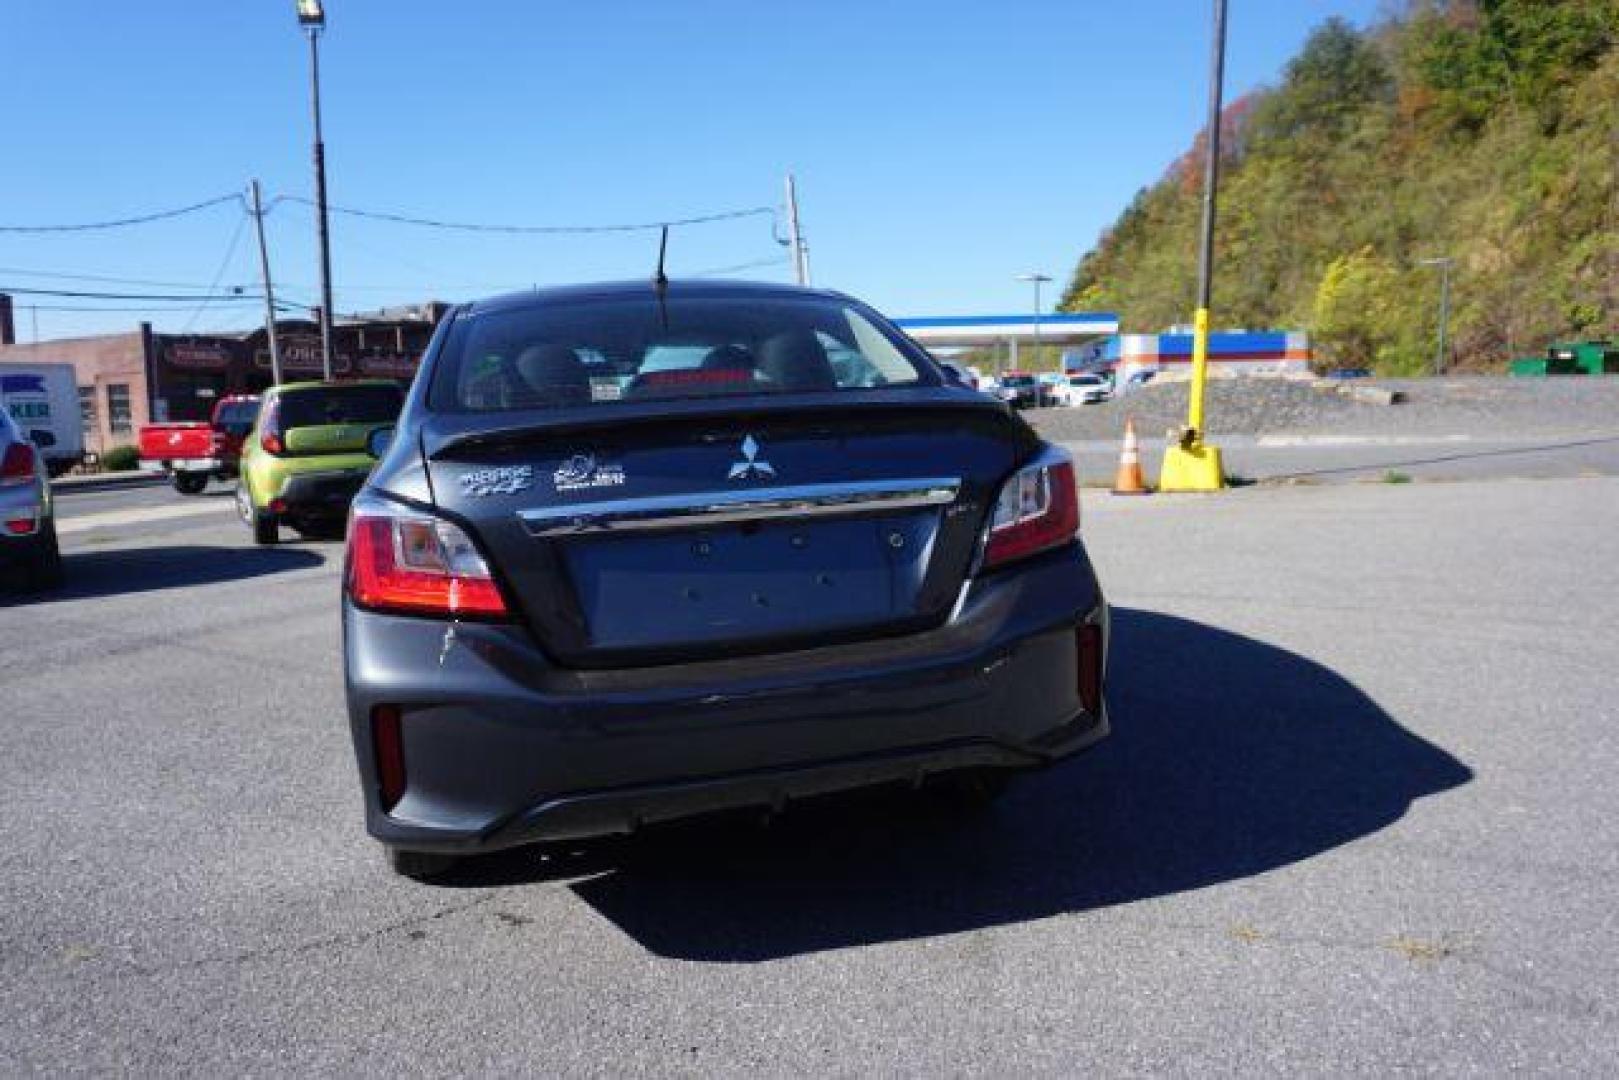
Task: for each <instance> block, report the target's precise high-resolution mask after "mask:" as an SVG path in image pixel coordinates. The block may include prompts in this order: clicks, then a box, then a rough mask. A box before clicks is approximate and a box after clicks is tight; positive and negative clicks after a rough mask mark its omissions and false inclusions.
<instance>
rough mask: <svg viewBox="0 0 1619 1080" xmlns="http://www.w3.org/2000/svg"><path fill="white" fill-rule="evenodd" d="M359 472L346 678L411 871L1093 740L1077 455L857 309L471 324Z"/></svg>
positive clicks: (702, 296)
mask: <svg viewBox="0 0 1619 1080" xmlns="http://www.w3.org/2000/svg"><path fill="white" fill-rule="evenodd" d="M372 451H373V452H374V453H375V454H377V455H378V457H379V460H378V462H377V466H376V469H375V471H374V472H373V474H372V476H371V478H370V480H369V481H368V483H367V484H366V486H365V488H364V489H363V490H362V491H361V493H360V495H359V497H358V498H357V499H356V501H355V503H354V506H353V510H352V515H351V518H350V522H349V534H348V551H347V565H346V569H345V574H344V594H343V629H344V671H345V676H346V687H347V695H348V709H349V720H350V725H351V728H352V734H353V739H354V747H355V752H356V758H357V761H358V765H359V773H360V782H361V789H362V791H363V793H364V798H365V807H366V824H367V826H368V828H369V830H370V832H371V835H372V836H374V837H375V838H376V839H377V840H379V841H381V842H382V844H383V845H384V846H385V848H386V849H387V851H388V853H389V857H390V862H391V864H392V865H393V867H394V869H395V870H396V871H398V872H400V873H402V874H406V875H409V876H412V877H420V878H426V877H431V876H433V875H435V874H437V873H441V872H443V871H444V870H446V869H448V868H449V866H451V865H452V864H453V861H454V859H455V858H456V857H457V856H462V855H468V854H474V853H478V852H484V851H491V850H495V849H499V848H506V847H511V846H514V845H518V844H526V843H531V842H538V841H551V840H563V839H577V838H583V837H592V836H601V835H607V834H613V833H623V832H629V831H632V830H634V829H636V828H638V827H639V826H641V825H645V824H649V823H654V822H659V821H664V820H668V819H672V818H677V817H684V816H687V815H693V814H699V813H704V812H707V811H712V810H722V809H730V808H753V807H757V808H762V809H766V810H771V809H779V808H781V807H783V806H784V805H786V804H788V803H791V802H793V801H794V800H795V799H800V798H803V797H807V796H812V795H820V794H823V793H828V792H835V791H841V790H847V789H852V788H858V787H863V786H867V785H875V784H884V783H893V782H900V783H909V784H916V785H928V786H940V787H946V788H951V789H954V790H957V791H959V792H965V793H977V794H979V795H983V796H987V795H989V794H992V793H993V792H995V791H997V790H998V789H999V788H1000V787H1001V781H1003V780H1004V778H1006V777H1008V776H1010V775H1012V774H1013V773H1014V772H1016V771H1017V770H1022V769H1027V768H1030V767H1034V766H1039V765H1044V764H1048V763H1050V762H1053V761H1056V760H1058V759H1060V758H1062V757H1064V756H1066V755H1069V754H1072V753H1073V752H1075V751H1077V750H1080V749H1083V748H1085V747H1088V746H1090V745H1092V744H1093V743H1095V742H1097V741H1098V740H1099V739H1101V738H1102V737H1103V736H1105V735H1106V734H1107V731H1108V720H1107V712H1106V707H1105V704H1104V699H1103V676H1104V670H1105V666H1106V655H1107V637H1108V613H1107V605H1106V603H1105V602H1104V600H1103V596H1102V591H1101V588H1100V586H1099V585H1098V583H1097V580H1096V575H1095V573H1094V571H1093V570H1092V568H1091V564H1090V560H1089V559H1088V558H1087V556H1086V552H1085V548H1084V545H1083V543H1082V542H1081V540H1080V536H1079V501H1078V494H1077V491H1076V487H1075V479H1074V468H1073V463H1072V461H1071V460H1070V458H1069V456H1068V455H1067V454H1066V453H1065V452H1064V451H1063V450H1061V449H1060V448H1058V447H1056V446H1053V445H1051V444H1049V443H1045V442H1042V441H1041V440H1040V438H1039V437H1038V436H1037V435H1036V434H1035V433H1034V432H1033V431H1032V430H1031V429H1030V428H1029V426H1028V425H1027V424H1026V423H1024V421H1023V420H1021V419H1020V418H1019V417H1018V415H1017V414H1016V413H1015V412H1013V410H1012V409H1011V407H1010V406H1008V405H1006V404H1005V403H1002V402H999V401H995V400H993V399H991V398H989V397H987V396H985V395H983V394H979V393H975V392H974V391H972V390H971V389H968V388H967V387H965V386H962V385H959V383H957V382H954V381H953V380H951V379H949V378H948V377H947V376H946V374H945V373H944V372H943V371H942V370H941V368H940V366H939V365H938V364H937V363H935V362H934V361H933V360H932V359H931V358H930V357H929V356H928V354H927V353H926V352H925V351H924V350H922V349H921V348H920V347H918V346H917V345H916V344H915V343H914V342H912V341H911V340H910V339H909V338H907V337H906V336H905V335H904V334H903V333H901V332H900V331H898V330H896V329H895V328H894V327H893V326H892V325H891V324H890V323H889V322H888V321H887V320H886V319H884V318H883V317H882V316H881V315H879V314H877V313H876V312H875V311H873V310H872V309H871V308H869V307H867V306H866V305H864V304H862V303H860V302H859V301H857V300H853V299H850V298H849V297H847V296H842V295H840V294H838V293H835V292H824V291H818V290H810V289H802V288H791V287H785V286H775V285H754V284H740V283H719V282H705V283H679V282H676V283H673V284H671V283H668V282H665V281H663V280H661V279H660V280H657V281H654V282H652V283H647V282H636V283H628V284H611V285H597V286H579V287H570V288H556V289H540V290H535V291H532V292H525V293H520V294H514V295H511V296H506V297H501V298H498V299H493V300H487V301H480V302H477V303H471V304H466V305H463V306H461V307H459V308H457V309H455V310H454V311H453V312H452V313H451V314H450V315H449V316H447V317H446V319H445V320H444V322H443V323H442V324H441V325H440V327H439V329H438V332H437V334H436V336H435V337H434V339H433V342H432V344H431V345H430V346H429V348H428V351H427V355H426V356H425V357H424V358H423V361H422V366H421V369H420V371H419V372H418V374H417V377H416V380H415V383H414V384H413V386H412V387H411V390H410V393H409V396H408V399H407V401H406V404H405V408H404V411H403V413H402V414H401V416H400V418H399V422H398V425H397V427H396V428H395V429H393V430H392V431H386V430H385V431H380V432H378V433H377V435H376V437H375V438H374V439H373V445H372Z"/></svg>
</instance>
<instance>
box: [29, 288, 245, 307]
mask: <svg viewBox="0 0 1619 1080" xmlns="http://www.w3.org/2000/svg"><path fill="white" fill-rule="evenodd" d="M237 287H238V286H233V288H237ZM0 292H5V293H16V294H18V295H20V296H64V297H70V298H72V299H75V300H161V301H164V302H165V303H178V304H194V303H199V302H201V303H216V302H219V301H231V300H237V301H239V300H253V299H258V300H263V299H264V297H262V296H258V295H257V294H255V293H249V292H233V293H231V294H230V295H228V296H226V295H222V296H195V295H192V296H180V295H173V294H158V293H122V292H116V293H115V292H85V291H81V290H75V289H20V288H16V287H15V286H11V285H0Z"/></svg>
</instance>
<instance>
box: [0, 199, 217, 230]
mask: <svg viewBox="0 0 1619 1080" xmlns="http://www.w3.org/2000/svg"><path fill="white" fill-rule="evenodd" d="M228 202H234V203H236V204H237V205H238V206H240V205H242V196H241V195H240V194H238V193H236V192H232V193H231V194H229V195H220V196H217V197H215V198H212V199H205V200H203V201H202V202H200V203H192V204H191V205H190V206H179V207H176V208H174V209H173V210H158V211H155V212H154V213H150V214H141V215H139V216H137V217H127V218H118V219H116V220H113V221H90V222H84V223H82V224H77V225H0V233H64V232H90V231H92V230H95V229H119V228H123V227H124V226H126V225H145V224H147V223H149V222H153V221H165V220H167V219H169V218H177V217H182V216H184V215H186V214H194V213H196V212H197V211H199V210H207V209H208V208H209V207H213V206H220V205H223V204H224V203H228ZM244 209H245V207H244Z"/></svg>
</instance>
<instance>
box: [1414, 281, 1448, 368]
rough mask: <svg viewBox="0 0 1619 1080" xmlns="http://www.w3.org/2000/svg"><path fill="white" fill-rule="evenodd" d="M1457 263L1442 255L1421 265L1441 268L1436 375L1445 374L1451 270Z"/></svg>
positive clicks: (1434, 359)
mask: <svg viewBox="0 0 1619 1080" xmlns="http://www.w3.org/2000/svg"><path fill="white" fill-rule="evenodd" d="M1455 263H1456V260H1455V259H1453V258H1451V257H1450V256H1448V255H1442V256H1440V257H1439V258H1437V259H1423V260H1422V261H1421V262H1420V263H1419V265H1421V266H1437V267H1439V273H1440V277H1439V345H1438V348H1437V349H1436V350H1435V352H1434V358H1433V373H1434V374H1435V375H1443V374H1444V373H1445V345H1446V338H1447V337H1448V336H1449V331H1450V268H1451V267H1452V266H1454V265H1455Z"/></svg>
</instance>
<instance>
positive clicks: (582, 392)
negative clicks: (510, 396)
mask: <svg viewBox="0 0 1619 1080" xmlns="http://www.w3.org/2000/svg"><path fill="white" fill-rule="evenodd" d="M512 366H513V367H514V368H515V369H516V370H517V374H518V376H519V377H520V378H521V379H522V380H523V383H524V385H523V387H522V388H521V389H522V393H523V396H525V397H528V398H532V399H533V400H534V401H535V402H536V403H540V404H546V405H582V404H585V403H586V402H588V401H589V400H590V376H589V374H588V373H587V372H586V371H585V365H584V362H583V361H582V360H580V359H579V355H578V354H577V353H575V352H574V351H573V350H572V349H570V348H568V347H567V346H566V345H552V344H547V343H542V344H539V345H530V346H528V347H527V348H526V349H524V350H523V351H522V352H520V353H518V354H517V359H516V360H515V361H513V362H512Z"/></svg>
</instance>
